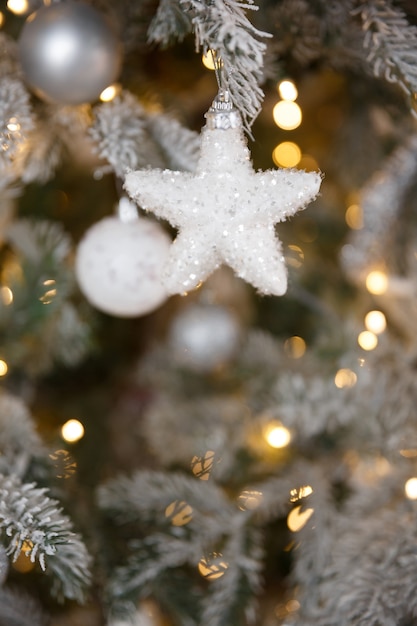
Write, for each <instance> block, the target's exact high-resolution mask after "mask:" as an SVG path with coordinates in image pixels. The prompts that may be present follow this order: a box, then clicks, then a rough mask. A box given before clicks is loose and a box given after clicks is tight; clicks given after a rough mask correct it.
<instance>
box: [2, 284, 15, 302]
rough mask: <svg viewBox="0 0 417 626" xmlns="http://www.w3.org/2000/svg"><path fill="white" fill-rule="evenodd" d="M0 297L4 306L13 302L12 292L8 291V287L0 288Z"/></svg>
mask: <svg viewBox="0 0 417 626" xmlns="http://www.w3.org/2000/svg"><path fill="white" fill-rule="evenodd" d="M0 297H1V299H2V302H3V304H4V306H9V305H10V304H11V303H12V302H13V291H12V290H11V289H10V287H1V288H0Z"/></svg>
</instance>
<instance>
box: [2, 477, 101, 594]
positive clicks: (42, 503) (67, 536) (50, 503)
mask: <svg viewBox="0 0 417 626" xmlns="http://www.w3.org/2000/svg"><path fill="white" fill-rule="evenodd" d="M46 494H47V490H46V489H39V488H37V487H36V486H35V485H33V484H24V483H21V482H20V480H19V479H18V478H17V477H16V476H8V477H7V476H0V529H1V531H2V533H1V537H2V542H3V544H4V545H5V548H6V551H7V553H8V554H9V555H10V556H11V557H12V559H13V560H14V561H15V560H16V559H17V558H18V556H19V555H20V554H21V552H23V553H24V554H26V556H28V557H29V558H30V560H31V561H32V562H33V563H34V562H35V561H38V563H39V565H40V566H41V568H42V570H44V571H46V572H47V573H48V574H51V575H52V576H53V582H52V593H53V595H55V596H56V597H58V598H63V597H66V598H69V599H74V600H78V601H82V600H83V598H84V591H85V587H86V586H87V585H88V584H89V582H90V571H89V570H90V557H89V555H88V552H87V550H86V547H85V545H84V544H83V543H82V541H81V539H80V538H79V536H78V535H77V534H75V533H74V532H73V531H72V523H71V521H70V519H69V518H68V517H67V516H66V515H64V514H63V513H62V510H61V509H60V508H59V503H58V502H57V501H56V500H52V499H51V498H49V497H48V496H47V495H46Z"/></svg>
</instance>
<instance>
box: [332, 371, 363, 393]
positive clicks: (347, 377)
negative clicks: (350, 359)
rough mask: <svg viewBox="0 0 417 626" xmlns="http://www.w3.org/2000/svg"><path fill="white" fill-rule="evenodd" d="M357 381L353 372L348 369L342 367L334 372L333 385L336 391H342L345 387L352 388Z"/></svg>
mask: <svg viewBox="0 0 417 626" xmlns="http://www.w3.org/2000/svg"><path fill="white" fill-rule="evenodd" d="M357 380H358V377H357V375H356V374H355V372H354V371H353V370H351V369H349V368H348V367H342V368H341V369H340V370H338V371H337V372H336V375H335V377H334V384H335V385H336V387H337V388H338V389H344V388H345V387H353V386H354V385H356V382H357Z"/></svg>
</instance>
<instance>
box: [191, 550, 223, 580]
mask: <svg viewBox="0 0 417 626" xmlns="http://www.w3.org/2000/svg"><path fill="white" fill-rule="evenodd" d="M228 567H229V565H228V563H226V561H225V560H224V559H223V556H222V555H221V554H220V553H216V552H213V554H210V556H207V557H206V556H203V557H202V559H201V560H200V562H199V564H198V571H199V572H200V574H201V576H203V578H207V580H217V578H221V577H222V576H224V574H225V573H226V571H227V568H228Z"/></svg>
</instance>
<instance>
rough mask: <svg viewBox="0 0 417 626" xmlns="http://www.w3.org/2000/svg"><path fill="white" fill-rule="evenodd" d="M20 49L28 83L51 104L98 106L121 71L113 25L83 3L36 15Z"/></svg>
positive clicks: (49, 8)
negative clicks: (95, 103)
mask: <svg viewBox="0 0 417 626" xmlns="http://www.w3.org/2000/svg"><path fill="white" fill-rule="evenodd" d="M18 49H19V58H20V62H21V66H22V70H23V74H24V77H25V79H26V82H27V83H28V85H29V86H30V87H31V88H32V90H33V91H34V92H35V93H36V94H37V95H38V96H39V97H40V98H42V99H44V100H46V101H48V102H56V103H62V104H82V103H85V102H92V101H94V100H96V99H97V98H98V97H99V95H100V93H101V92H102V91H103V89H104V88H105V87H108V85H110V84H111V83H112V82H114V81H115V80H116V78H117V76H118V74H119V71H120V67H121V58H122V53H121V45H120V43H119V41H118V39H117V37H116V34H115V32H114V30H113V28H112V25H111V24H110V22H109V21H108V20H107V19H106V17H105V16H104V15H102V14H101V13H99V12H98V11H97V10H96V9H94V8H93V7H91V6H90V5H87V4H83V3H81V2H59V3H57V4H51V5H50V6H45V7H42V8H41V9H39V10H38V11H36V12H35V13H32V14H31V15H30V16H29V17H28V19H27V20H26V22H25V24H24V26H23V28H22V31H21V34H20V37H19V42H18Z"/></svg>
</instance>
